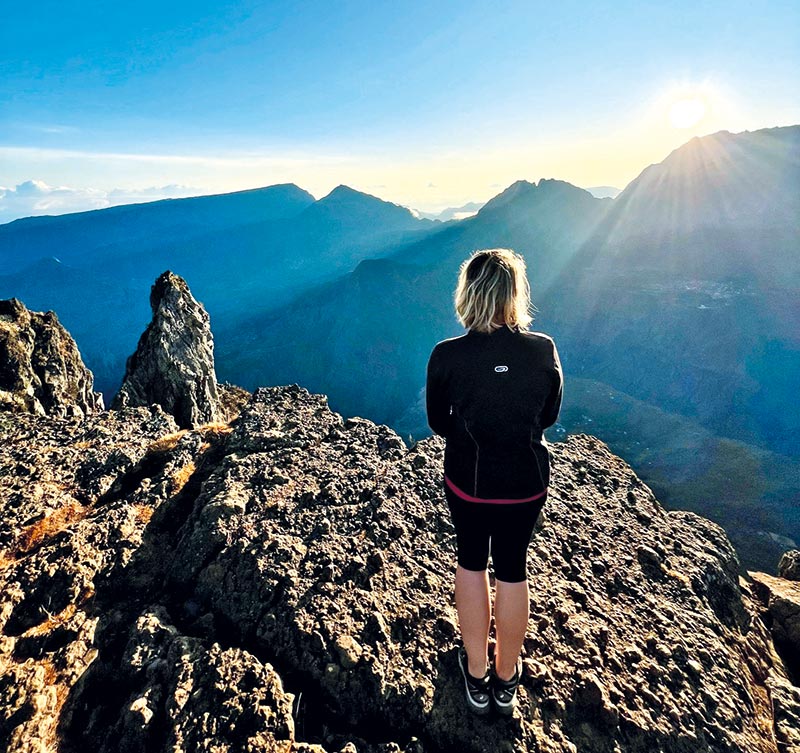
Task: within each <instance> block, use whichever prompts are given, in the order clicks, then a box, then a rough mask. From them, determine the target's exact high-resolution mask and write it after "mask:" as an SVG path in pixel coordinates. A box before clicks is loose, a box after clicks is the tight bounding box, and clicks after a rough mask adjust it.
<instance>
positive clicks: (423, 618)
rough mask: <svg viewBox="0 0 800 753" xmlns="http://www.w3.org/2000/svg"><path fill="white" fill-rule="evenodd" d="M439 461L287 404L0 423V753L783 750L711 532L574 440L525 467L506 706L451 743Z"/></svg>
mask: <svg viewBox="0 0 800 753" xmlns="http://www.w3.org/2000/svg"><path fill="white" fill-rule="evenodd" d="M443 448H444V443H443V441H442V440H441V439H440V438H438V437H431V438H429V439H426V440H424V441H422V442H419V443H417V444H416V445H415V446H414V447H411V448H409V447H407V446H406V445H405V444H404V442H403V441H402V439H401V438H400V437H399V436H397V435H396V434H395V433H394V432H393V431H392V430H391V429H389V428H388V427H386V426H378V425H375V424H374V423H372V422H370V421H367V420H364V419H361V418H349V419H346V420H345V419H343V418H342V416H340V415H339V414H337V413H335V412H333V411H331V410H330V409H329V407H328V405H327V400H326V398H325V397H324V396H323V395H314V394H310V393H308V392H307V391H306V390H304V389H302V388H299V387H298V386H297V385H291V386H284V387H270V388H260V389H258V390H257V391H256V392H255V393H253V395H252V396H251V397H250V399H249V401H248V402H247V404H246V405H244V407H243V409H242V410H241V412H240V413H239V415H238V417H237V418H236V419H235V420H234V421H232V422H231V423H230V424H229V425H225V424H212V425H209V426H201V427H199V428H196V429H188V430H185V429H184V430H181V429H179V428H178V426H177V425H176V424H175V422H174V421H173V419H172V418H171V417H170V416H167V415H166V414H165V413H164V412H163V411H162V410H161V409H160V408H159V407H158V406H150V407H148V408H135V409H134V408H126V409H125V410H121V411H119V412H117V411H108V412H105V413H101V414H97V415H94V416H89V417H86V418H85V419H83V420H82V421H81V422H79V423H77V424H76V423H75V422H69V421H64V420H55V419H51V418H47V417H41V416H34V415H25V414H21V415H20V417H19V420H17V416H9V415H7V417H6V418H5V419H3V418H2V414H0V469H3V471H1V472H0V521H2V528H1V529H0V552H1V553H0V589H2V597H0V598H2V601H1V602H0V748H2V747H5V748H7V749H8V750H9V751H13V752H14V753H16V752H17V751H26V752H27V751H34V750H47V749H53V748H54V746H56V741H58V749H59V750H60V751H65V752H67V753H69V752H71V751H84V750H99V751H105V750H112V749H113V750H123V751H144V750H147V751H192V750H204V751H205V750H207V751H250V750H252V751H272V750H281V751H284V750H285V751H294V752H295V753H299V752H300V751H305V752H307V753H312V751H313V752H314V753H333V752H334V751H354V750H355V751H357V752H358V753H365V752H366V753H389V751H393V752H405V753H410V752H411V751H427V752H428V753H436V752H438V751H442V752H444V751H464V753H470V752H471V751H534V750H536V751H552V752H553V753H555V751H559V753H561V751H582V753H584V752H585V753H593V752H595V751H596V752H598V753H601V752H602V753H606V752H608V753H622V752H623V751H624V752H625V753H628V752H639V751H641V752H642V753H644V752H645V751H647V752H648V753H649V752H650V751H662V752H663V753H672V752H675V753H678V752H680V753H686V752H688V751H692V752H693V751H697V752H698V753H699V752H700V751H703V753H707V752H708V751H742V752H745V751H746V752H747V753H760V752H762V751H763V752H765V753H766V752H769V753H777V751H779V750H780V751H784V750H791V749H792V746H793V745H796V744H797V720H798V719H800V703H799V702H798V693H797V687H796V685H794V684H793V683H792V677H791V676H790V672H789V670H788V669H787V667H786V665H785V663H784V662H783V660H782V659H781V656H780V654H779V653H778V652H777V651H776V648H775V645H774V643H773V639H772V635H771V632H770V627H769V624H768V619H770V618H769V615H768V611H767V610H766V608H765V607H764V606H763V605H762V603H761V602H760V600H759V597H758V596H757V595H756V593H755V590H756V589H757V588H758V587H757V586H756V581H755V580H753V581H750V580H748V578H747V577H746V575H745V574H744V573H742V572H741V570H740V567H739V563H738V560H737V557H736V553H735V551H734V550H733V548H732V547H731V544H730V542H729V541H728V539H727V538H726V536H725V534H724V532H723V531H722V529H721V528H720V527H719V526H717V525H715V524H713V523H711V522H709V521H707V520H705V519H703V518H701V517H699V516H697V515H694V514H692V513H687V512H666V511H665V510H664V509H663V508H662V507H661V505H660V504H659V503H658V501H657V500H656V499H655V498H654V496H653V494H652V492H651V491H650V489H649V488H648V487H647V486H646V485H645V484H643V483H642V482H641V481H640V480H639V479H638V478H637V477H636V475H635V474H634V473H633V472H632V471H631V469H630V468H629V466H627V465H626V464H625V463H624V462H623V461H622V460H621V459H620V458H618V457H616V456H614V455H613V454H611V453H610V452H609V450H608V448H607V447H606V445H604V444H603V443H602V442H600V441H599V440H597V439H595V438H593V437H590V436H587V435H576V436H572V437H570V438H569V439H568V440H567V441H566V442H564V443H554V444H551V450H552V453H553V483H552V494H551V497H550V499H549V500H548V503H547V505H546V507H545V510H544V513H543V515H542V518H541V520H540V523H539V526H538V527H537V530H536V532H535V538H534V541H533V542H532V544H531V549H530V557H529V577H530V582H531V621H530V624H529V630H528V633H527V636H526V638H525V645H524V655H523V659H524V666H525V672H524V674H523V680H522V685H521V689H520V707H519V709H518V711H517V712H516V713H515V715H514V716H513V717H512V718H510V719H499V718H492V719H490V720H489V721H488V722H487V721H486V720H481V719H476V718H474V717H473V716H471V715H470V714H469V712H468V711H467V710H466V709H465V706H464V699H463V695H462V694H463V686H462V683H461V681H460V677H459V675H458V669H457V664H456V648H457V645H458V628H457V616H456V612H455V608H454V603H453V593H452V588H453V575H454V569H455V541H454V535H453V529H452V525H451V523H450V520H449V513H448V510H447V506H446V503H445V500H444V496H443V493H442V460H443ZM784 582H785V583H788V581H784Z"/></svg>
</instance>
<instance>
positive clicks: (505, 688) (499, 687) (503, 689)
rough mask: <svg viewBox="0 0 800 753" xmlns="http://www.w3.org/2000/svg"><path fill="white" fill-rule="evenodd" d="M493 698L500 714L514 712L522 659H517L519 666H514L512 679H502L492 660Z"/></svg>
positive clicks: (507, 714) (508, 714)
mask: <svg viewBox="0 0 800 753" xmlns="http://www.w3.org/2000/svg"><path fill="white" fill-rule="evenodd" d="M491 677H492V698H493V699H494V705H495V707H496V708H497V711H498V712H499V713H500V714H504V715H506V716H510V715H511V714H513V713H514V707H515V706H516V705H517V688H518V687H519V681H520V678H521V677H522V659H521V658H518V659H517V666H516V667H514V676H513V677H512V678H511V679H510V680H501V679H500V678H499V677H498V676H497V673H496V672H495V668H494V662H492V671H491Z"/></svg>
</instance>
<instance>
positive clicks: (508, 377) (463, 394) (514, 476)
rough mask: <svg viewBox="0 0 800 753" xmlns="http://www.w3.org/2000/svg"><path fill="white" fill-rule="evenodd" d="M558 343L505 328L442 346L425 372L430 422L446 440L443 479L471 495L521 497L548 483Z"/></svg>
mask: <svg viewBox="0 0 800 753" xmlns="http://www.w3.org/2000/svg"><path fill="white" fill-rule="evenodd" d="M563 389H564V379H563V375H562V372H561V363H560V361H559V357H558V351H557V350H556V345H555V342H553V339H552V338H551V337H549V336H548V335H545V334H543V333H541V332H526V331H515V330H512V329H510V328H509V327H507V326H504V327H501V328H500V329H498V330H495V331H494V332H491V333H484V332H478V331H477V330H472V329H471V330H468V331H467V333H466V334H464V335H461V336H459V337H451V338H449V339H447V340H442V341H441V342H439V343H437V344H436V346H435V347H434V349H433V352H432V353H431V356H430V359H429V361H428V369H427V385H426V405H427V412H428V424H429V426H430V427H431V429H432V430H433V431H434V432H435V433H436V434H439V435H440V436H442V437H444V438H445V439H446V445H445V454H444V472H445V475H446V476H447V477H448V478H449V479H450V480H451V481H452V482H453V483H454V484H455V485H456V486H457V487H458V488H459V489H462V490H463V491H465V492H466V493H467V494H471V495H472V496H475V497H481V498H484V499H496V498H503V499H522V498H525V497H530V496H533V495H534V494H538V493H539V492H541V491H543V490H544V488H545V487H547V485H548V484H549V483H550V451H549V450H548V447H547V440H546V439H545V438H544V435H543V431H544V430H545V429H546V428H547V427H548V426H552V425H553V424H554V423H555V422H556V419H557V418H558V413H559V411H560V409H561V398H562V395H563Z"/></svg>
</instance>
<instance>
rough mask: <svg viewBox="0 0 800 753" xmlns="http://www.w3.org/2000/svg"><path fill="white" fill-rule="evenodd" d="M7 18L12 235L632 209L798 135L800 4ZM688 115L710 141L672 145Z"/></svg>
mask: <svg viewBox="0 0 800 753" xmlns="http://www.w3.org/2000/svg"><path fill="white" fill-rule="evenodd" d="M3 16H4V18H3V23H2V25H0V49H2V59H0V187H4V188H0V222H2V221H8V220H9V219H13V216H19V215H20V214H26V213H28V214H30V213H39V212H40V211H44V212H47V211H50V212H52V213H56V212H58V211H69V210H74V209H79V208H80V209H82V208H89V207H91V206H104V205H107V204H108V203H116V202H119V201H126V200H143V199H146V198H156V197H158V196H159V195H183V194H187V193H188V194H191V193H208V192H216V191H227V190H236V189H239V188H248V187H253V186H258V185H269V184H272V183H278V182H287V181H293V182H296V183H298V184H299V185H302V186H303V187H304V188H306V189H307V190H310V191H311V192H312V193H313V194H314V195H316V196H320V195H324V193H326V192H327V191H329V190H330V189H331V188H333V187H334V186H336V185H337V184H339V183H347V184H349V185H352V186H353V187H354V188H358V189H360V190H364V191H367V192H369V193H374V194H376V195H378V196H381V197H382V198H385V199H388V200H390V201H396V202H397V203H402V204H406V205H410V206H415V207H417V208H420V209H426V210H430V209H435V208H439V207H444V206H448V205H457V204H460V203H464V202H466V201H469V200H473V199H474V200H486V199H487V198H489V197H490V196H491V195H493V194H495V193H497V192H498V190H501V189H502V188H504V187H505V186H506V185H508V184H510V183H511V182H513V181H514V180H516V179H518V178H525V179H528V180H538V179H539V178H541V177H556V178H563V179H565V180H569V181H571V182H573V183H576V184H577V185H583V186H591V185H616V186H618V187H620V188H622V187H624V185H625V184H626V183H627V182H628V181H630V180H631V179H633V178H634V177H635V176H636V175H637V174H638V172H639V171H640V170H641V169H643V168H644V167H645V166H646V165H647V164H650V163H651V162H657V161H660V160H661V159H663V158H664V157H665V156H666V154H667V153H668V152H669V151H670V150H671V149H673V148H675V147H676V146H679V145H680V144H681V143H683V142H685V141H687V140H688V139H689V138H691V137H692V136H694V135H702V134H704V133H710V132H713V131H716V130H720V129H727V130H731V131H741V130H754V129H756V128H763V127H769V126H775V125H789V124H792V123H798V122H800V97H798V94H800V87H798V84H797V82H798V81H800V42H798V39H800V4H797V3H789V2H785V3H784V2H769V3H767V2H764V3H760V2H735V1H734V2H726V3H722V2H710V3H709V2H707V3H699V2H696V1H695V2H671V3H659V4H650V3H641V2H636V3H634V2H631V3H628V2H616V3H602V4H596V5H594V4H591V3H587V2H562V3H559V4H556V3H536V2H502V1H500V2H495V3H491V4H490V3H486V2H485V1H483V2H473V1H472V0H465V1H463V2H458V3H449V2H439V3H430V2H417V1H416V0H408V1H407V2H405V3H403V4H399V3H397V4H396V3H384V2H374V1H373V2H335V1H333V0H331V1H329V2H215V3H209V2H202V1H195V2H191V3H190V2H182V1H181V0H174V1H173V2H163V0H162V2H159V3H155V2H150V0H143V1H141V2H137V3H109V2H102V3H101V2H70V1H69V0H62V1H61V2H38V3H35V4H26V5H23V4H14V5H13V6H12V5H10V4H7V7H6V8H4V11H3ZM681 101H688V102H689V105H690V106H689V111H692V112H693V110H692V103H694V104H695V106H696V107H695V109H697V108H699V110H698V113H701V117H699V118H698V119H697V121H696V122H691V123H689V124H687V122H678V123H677V124H676V121H675V117H674V112H675V105H676V102H678V103H680V102H681ZM698 103H699V104H698ZM685 109H686V108H684V110H683V111H685ZM678 120H679V121H680V118H678ZM684 120H685V119H684ZM689 120H692V118H689ZM59 191H60V193H59ZM59 197H60V198H59ZM48 200H49V203H48ZM37 202H38V204H37Z"/></svg>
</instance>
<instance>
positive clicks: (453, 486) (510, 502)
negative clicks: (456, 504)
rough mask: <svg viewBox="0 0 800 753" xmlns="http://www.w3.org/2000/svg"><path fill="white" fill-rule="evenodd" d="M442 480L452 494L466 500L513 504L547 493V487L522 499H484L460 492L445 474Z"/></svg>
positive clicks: (528, 500)
mask: <svg viewBox="0 0 800 753" xmlns="http://www.w3.org/2000/svg"><path fill="white" fill-rule="evenodd" d="M444 481H445V483H446V484H447V485H448V486H449V487H450V488H451V489H452V490H453V493H454V494H456V495H457V496H459V497H461V499H466V500H467V501H468V502H488V503H490V504H493V505H513V504H516V503H518V502H533V500H534V499H539V498H541V497H543V496H544V495H545V494H547V488H545V489H544V491H541V492H539V493H538V494H534V495H533V496H532V497H524V498H522V499H484V498H483V497H473V496H472V495H470V494H467V493H466V492H462V491H461V489H459V488H458V487H457V486H456V485H455V484H454V483H453V482H452V481H451V480H450V479H449V478H447V475H445V477H444Z"/></svg>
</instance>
